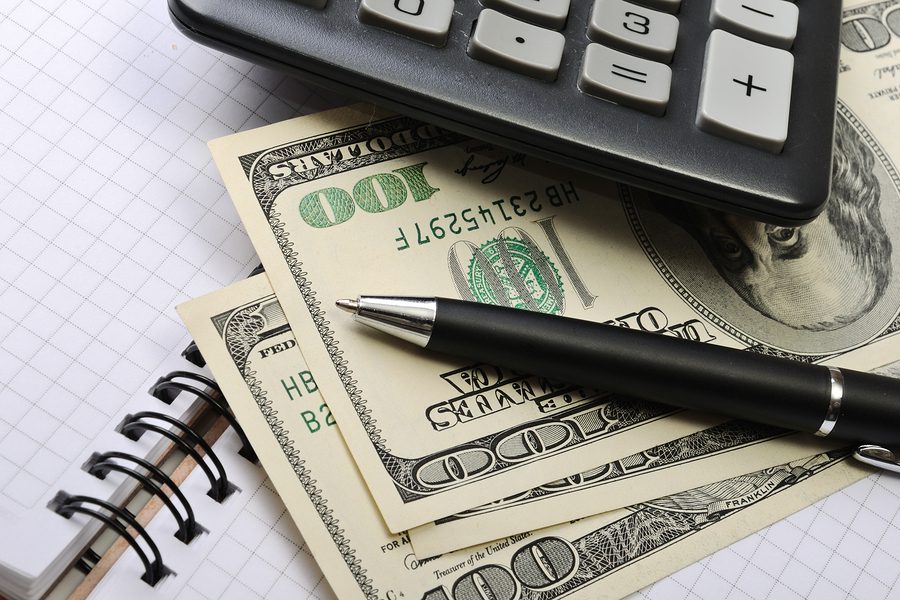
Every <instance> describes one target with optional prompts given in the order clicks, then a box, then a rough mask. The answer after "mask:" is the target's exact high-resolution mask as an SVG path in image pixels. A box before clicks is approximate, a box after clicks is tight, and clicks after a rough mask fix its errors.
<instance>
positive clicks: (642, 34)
mask: <svg viewBox="0 0 900 600" xmlns="http://www.w3.org/2000/svg"><path fill="white" fill-rule="evenodd" d="M587 35H588V37H589V38H591V39H592V40H594V41H595V42H601V43H604V44H606V45H609V46H612V47H615V48H618V49H619V50H624V51H626V52H632V53H634V54H637V55H640V56H644V57H646V58H651V59H654V60H659V61H662V62H666V63H668V62H670V61H671V60H672V53H673V52H675V41H676V39H677V38H678V17H676V16H674V15H670V14H668V13H664V12H660V11H657V10H652V9H649V8H644V7H642V6H638V5H636V4H632V3H631V2H625V1H624V0H594V8H593V10H592V11H591V19H590V21H589V22H588V30H587Z"/></svg>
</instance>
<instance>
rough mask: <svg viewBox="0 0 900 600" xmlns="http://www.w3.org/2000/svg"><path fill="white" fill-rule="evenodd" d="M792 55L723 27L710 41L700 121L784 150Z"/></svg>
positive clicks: (728, 134) (707, 127) (751, 142)
mask: <svg viewBox="0 0 900 600" xmlns="http://www.w3.org/2000/svg"><path fill="white" fill-rule="evenodd" d="M793 74H794V57H793V55H792V54H791V53H790V52H787V51H785V50H779V49H777V48H772V47H769V46H764V45H762V44H758V43H756V42H751V41H749V40H745V39H743V38H740V37H738V36H736V35H732V34H730V33H728V32H726V31H722V30H721V29H716V30H715V31H713V32H712V33H711V34H710V36H709V40H708V41H707V43H706V58H705V59H704V63H703V80H702V82H701V84H700V106H699V107H698V109H697V126H698V127H700V129H702V130H704V131H706V132H708V133H714V134H716V135H720V136H723V137H728V138H731V139H733V140H736V141H739V142H742V143H745V144H749V145H752V146H756V147H758V148H762V149H764V150H768V151H769V152H774V153H778V152H781V149H782V147H783V146H784V141H785V139H786V138H787V129H788V112H789V111H790V107H791V81H792V78H793Z"/></svg>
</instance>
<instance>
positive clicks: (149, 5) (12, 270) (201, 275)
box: [0, 0, 323, 514]
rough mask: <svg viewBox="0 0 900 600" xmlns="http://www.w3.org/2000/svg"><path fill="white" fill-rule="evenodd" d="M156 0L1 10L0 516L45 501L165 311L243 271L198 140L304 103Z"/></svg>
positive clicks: (37, 3)
mask: <svg viewBox="0 0 900 600" xmlns="http://www.w3.org/2000/svg"><path fill="white" fill-rule="evenodd" d="M322 103H323V102H322V100H321V99H319V98H318V97H317V96H315V95H314V94H313V93H311V92H310V91H309V90H308V89H306V88H305V87H303V86H301V85H300V84H298V83H296V82H295V81H293V80H290V79H286V78H284V77H283V76H281V75H277V74H274V73H272V72H270V71H267V70H264V69H261V68H254V67H250V66H249V65H247V64H245V63H241V62H239V61H237V60H233V59H230V58H226V57H223V56H222V55H220V54H218V53H215V52H212V51H210V50H207V49H205V48H203V47H202V46H198V45H196V44H192V43H190V42H189V41H187V40H186V39H185V38H184V37H183V36H182V35H180V34H179V33H178V32H177V31H176V30H175V29H174V27H173V26H172V24H171V23H170V21H169V17H168V15H167V13H166V3H165V2H164V1H162V0H131V1H124V0H12V1H10V0H7V1H6V2H4V6H3V9H2V14H0V164H2V165H3V168H2V169H0V242H2V248H0V407H2V410H0V510H5V511H8V512H11V513H14V514H15V513H19V512H21V511H23V510H24V509H28V508H30V507H33V506H35V505H37V504H40V503H41V502H43V501H45V500H44V499H45V497H46V496H47V494H50V493H53V492H54V491H55V489H56V488H55V484H56V483H57V481H58V479H59V477H60V476H61V475H62V474H63V473H64V472H66V471H67V470H68V469H70V468H72V467H73V463H74V462H76V461H77V462H79V464H80V461H81V460H83V453H84V452H85V451H86V449H87V447H88V446H89V444H90V442H91V440H93V439H94V438H95V437H96V436H97V435H98V434H99V433H100V432H101V431H103V430H106V429H108V428H110V427H112V426H114V425H115V423H112V422H111V418H112V417H113V415H115V414H116V413H117V412H118V411H119V410H120V409H121V408H122V406H124V405H125V403H126V402H127V401H128V400H129V399H130V398H131V397H132V396H134V395H135V394H136V393H138V392H139V391H140V390H139V389H138V388H139V386H140V385H141V384H143V383H144V381H145V380H146V379H147V378H148V377H149V376H152V375H155V374H157V370H158V369H159V366H160V365H161V363H162V362H163V360H164V359H165V358H166V357H168V356H170V355H172V354H177V352H179V351H180V350H181V349H182V348H183V347H184V343H185V339H186V337H185V330H184V327H183V326H182V325H181V323H180V322H179V321H178V320H177V317H176V316H175V313H174V310H173V307H174V305H175V304H177V303H179V302H182V301H184V300H186V299H188V298H191V297H195V296H197V295H200V294H202V293H205V292H207V291H210V290H213V289H215V288H218V287H221V286H224V285H227V284H228V283H231V282H232V281H234V280H236V279H238V278H240V277H241V276H243V275H245V274H246V273H247V272H248V271H249V270H250V269H252V268H253V266H255V264H256V259H255V254H254V252H253V249H252V247H251V245H250V243H249V241H248V239H247V237H246V235H245V234H244V232H243V230H242V228H241V227H240V225H239V221H238V218H237V216H236V214H235V213H234V210H233V208H232V206H231V203H230V201H229V199H228V197H227V196H226V194H225V192H224V190H223V188H222V186H221V185H220V184H219V179H218V175H217V173H216V171H215V168H214V166H213V165H212V162H211V159H210V156H209V152H208V151H207V149H206V141H207V140H209V139H212V138H214V137H219V136H221V135H225V134H228V133H232V132H234V131H237V130H239V129H247V128H251V127H255V126H258V125H262V124H265V123H268V122H272V121H277V120H281V119H285V118H288V117H291V116H295V115H297V114H298V113H301V112H308V111H310V110H313V109H315V108H316V106H317V105H319V104H322Z"/></svg>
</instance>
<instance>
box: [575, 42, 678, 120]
mask: <svg viewBox="0 0 900 600" xmlns="http://www.w3.org/2000/svg"><path fill="white" fill-rule="evenodd" d="M671 84H672V69H670V68H669V66H668V65H664V64H662V63H659V62H655V61H652V60H646V59H643V58H639V57H637V56H633V55H631V54H625V53H624V52H619V51H618V50H613V49H612V48H607V47H606V46H601V45H600V44H589V45H588V47H587V50H586V51H585V53H584V62H583V63H582V66H581V73H580V75H579V78H578V87H579V88H581V91H583V92H585V93H588V94H590V95H592V96H597V97H599V98H605V99H607V100H612V101H613V102H618V103H619V104H623V105H625V106H631V107H632V108H636V109H638V110H642V111H644V112H647V113H650V114H653V115H661V114H663V113H664V112H665V111H666V104H667V103H668V102H669V89H670V87H671Z"/></svg>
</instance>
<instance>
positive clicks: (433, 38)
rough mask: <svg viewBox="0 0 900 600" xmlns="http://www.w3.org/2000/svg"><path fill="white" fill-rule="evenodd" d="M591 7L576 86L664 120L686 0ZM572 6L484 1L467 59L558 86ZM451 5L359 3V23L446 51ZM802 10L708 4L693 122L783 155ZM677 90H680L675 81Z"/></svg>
mask: <svg viewBox="0 0 900 600" xmlns="http://www.w3.org/2000/svg"><path fill="white" fill-rule="evenodd" d="M639 1H640V4H635V3H633V2H629V1H627V0H593V2H594V3H593V6H592V8H591V13H590V18H589V20H588V24H587V28H586V31H585V32H584V33H585V35H586V37H587V38H589V39H590V40H591V41H593V42H596V43H590V44H588V45H587V47H586V48H585V51H584V54H583V57H582V61H581V70H580V71H579V74H578V88H579V89H580V90H581V91H582V92H584V93H585V94H588V95H590V96H594V97H596V98H599V99H603V100H609V101H611V102H614V103H616V104H620V105H623V106H628V107H631V108H634V109H637V110H640V111H643V112H645V113H648V114H651V115H655V116H662V115H664V114H665V112H666V108H667V106H668V103H669V95H670V91H671V87H672V85H673V72H672V69H671V68H670V67H669V66H668V63H671V62H672V60H673V57H674V55H675V53H676V51H677V49H676V45H677V41H678V30H679V17H678V16H677V15H676V14H674V13H677V12H678V11H679V9H680V8H681V1H682V0H639ZM570 2H571V0H481V3H482V4H483V5H484V6H485V7H486V8H484V9H483V10H481V12H480V13H479V15H478V18H477V20H476V21H475V24H474V27H473V29H472V33H471V37H470V38H469V40H468V44H467V47H466V52H467V53H468V55H469V56H470V57H472V58H474V59H477V60H480V61H483V62H487V63H491V64H493V65H497V66H500V67H503V68H505V69H509V70H511V71H515V72H517V73H522V74H524V75H527V76H529V77H534V78H536V79H542V80H544V81H554V80H555V79H556V78H557V74H558V72H559V68H560V64H561V63H562V58H563V51H564V49H565V43H566V38H565V36H564V35H563V34H562V33H560V32H558V31H554V30H556V29H562V28H564V27H565V25H566V21H567V19H568V14H569V9H570ZM453 14H454V0H360V5H359V11H358V17H359V20H360V21H362V22H363V23H367V24H371V25H375V26H378V27H382V28H384V29H389V30H392V31H395V32H397V33H400V34H402V35H406V36H408V37H411V38H415V39H417V40H421V41H423V42H425V43H428V44H432V45H435V46H442V45H444V44H445V43H446V40H447V36H448V35H449V32H450V24H451V20H452V18H453ZM798 15H799V11H798V8H797V6H796V4H794V3H793V2H791V1H789V0H712V4H711V8H710V11H709V24H710V26H711V27H712V28H713V31H712V32H711V33H710V35H709V38H708V39H707V45H706V55H705V57H704V62H703V74H702V81H701V86H700V87H701V89H700V97H699V99H698V106H697V113H696V118H695V123H696V126H697V127H698V128H700V129H701V130H703V131H705V132H707V133H710V134H714V135H718V136H721V137H726V138H729V139H732V140H734V141H737V142H739V143H742V144H747V145H751V146H755V147H757V148H760V149H763V150H766V151H769V152H773V153H778V152H781V150H782V149H783V147H784V143H785V140H786V138H787V129H788V116H789V112H790V104H791V86H792V83H793V68H794V59H793V55H792V54H791V53H790V52H788V49H789V48H791V47H792V46H793V43H794V39H795V38H796V36H797V23H798ZM674 85H678V82H677V80H676V81H675V83H674Z"/></svg>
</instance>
